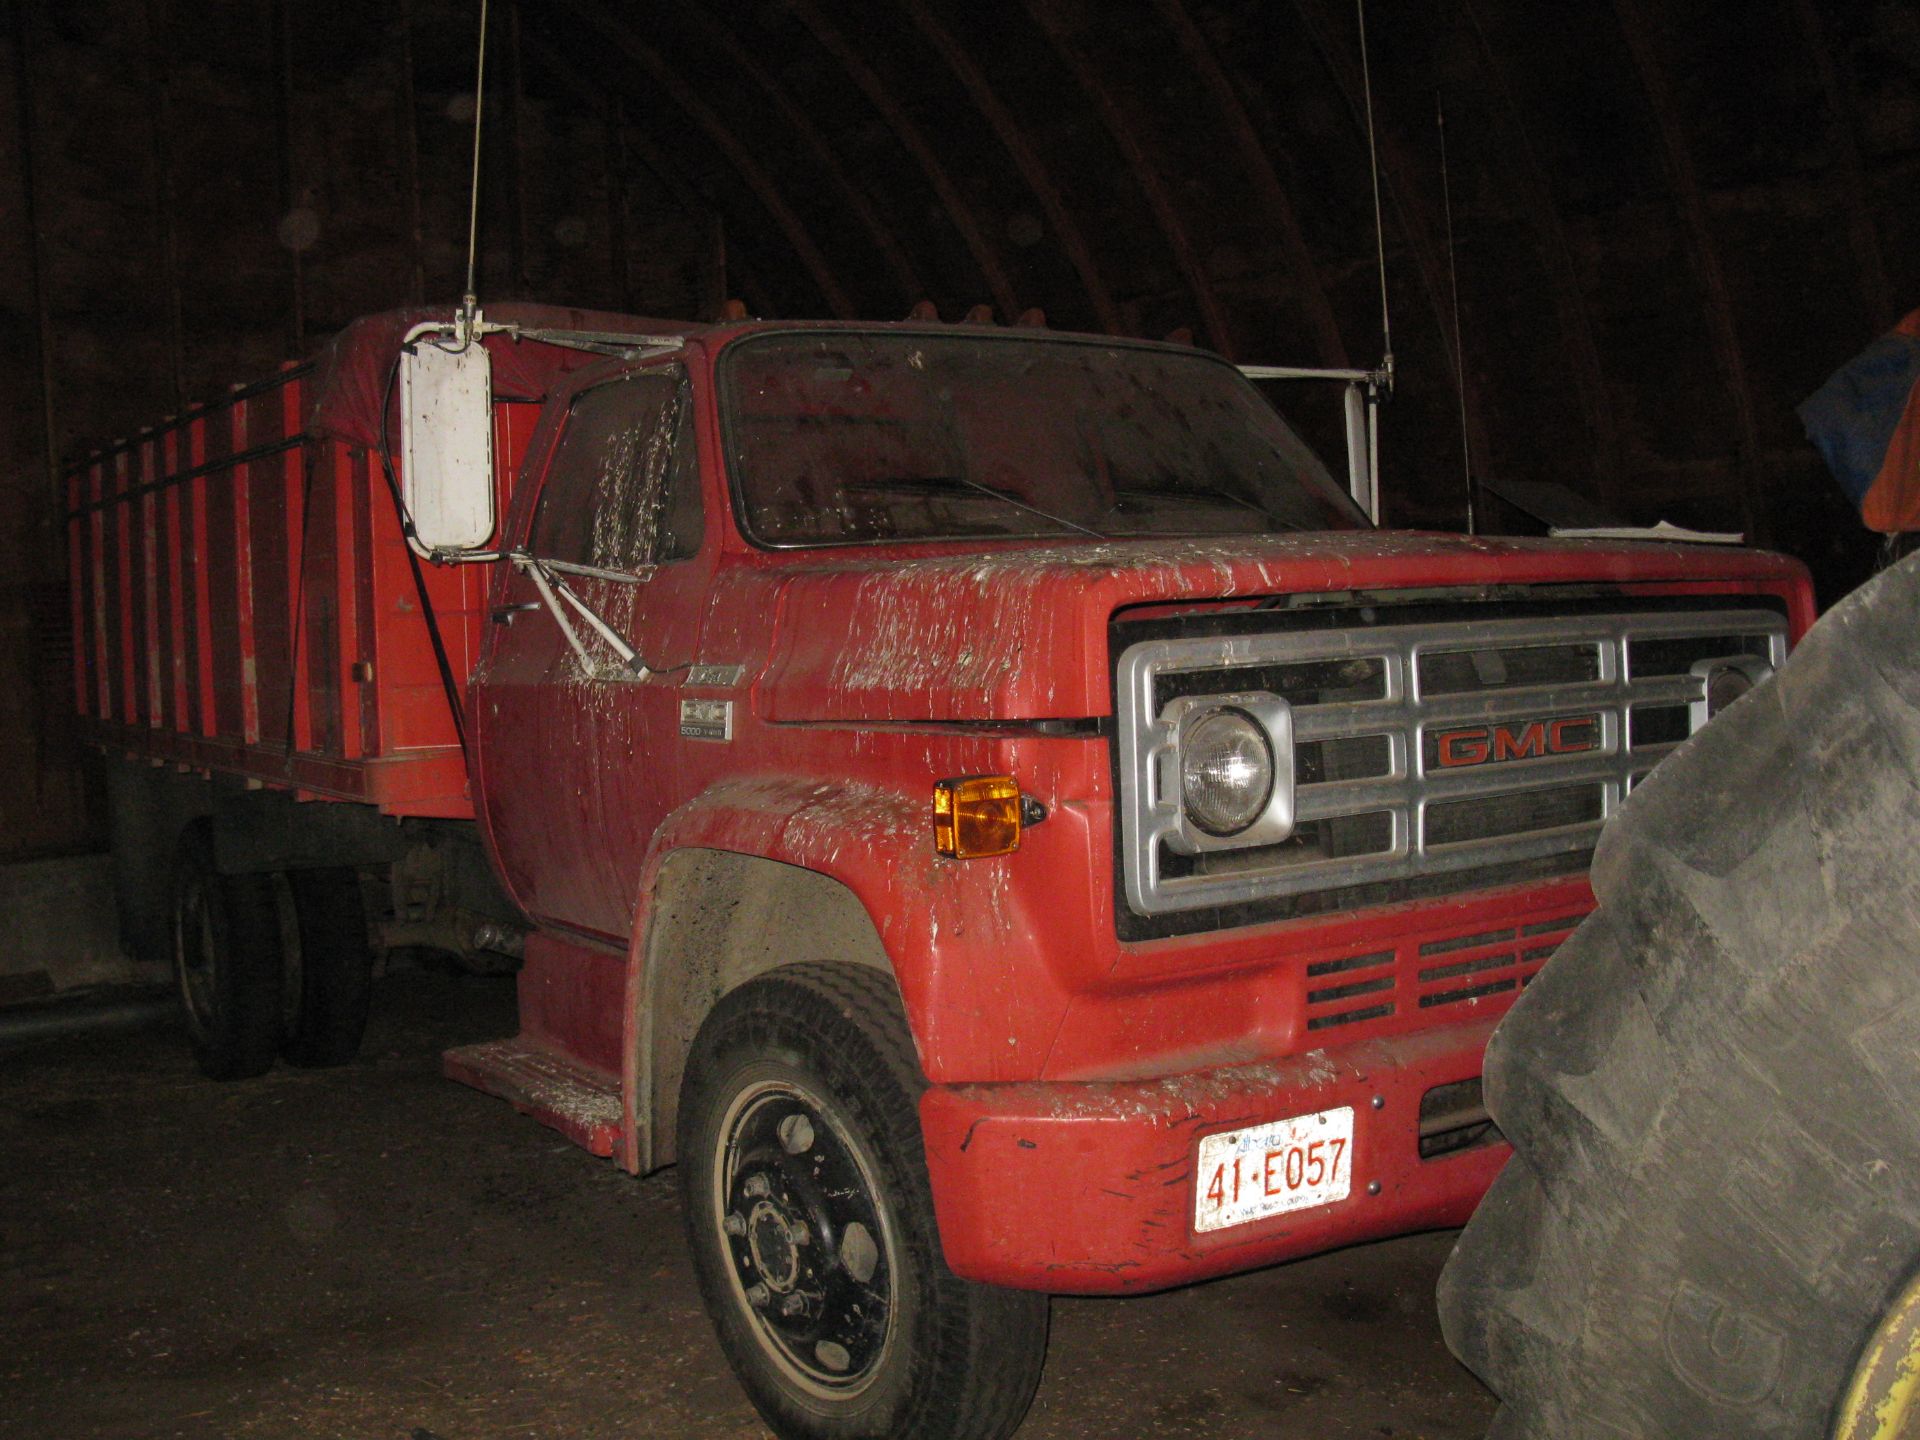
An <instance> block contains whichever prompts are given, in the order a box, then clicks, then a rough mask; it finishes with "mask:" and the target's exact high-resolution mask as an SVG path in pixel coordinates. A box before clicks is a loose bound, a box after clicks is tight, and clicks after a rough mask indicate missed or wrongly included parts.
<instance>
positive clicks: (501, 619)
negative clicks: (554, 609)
mask: <svg viewBox="0 0 1920 1440" xmlns="http://www.w3.org/2000/svg"><path fill="white" fill-rule="evenodd" d="M539 608H540V602H539V601H538V600H522V601H521V602H520V603H519V604H518V605H496V606H494V607H493V609H492V611H491V612H490V613H491V615H492V618H493V623H494V624H496V625H511V624H512V623H513V617H514V616H516V615H524V614H525V613H526V612H527V611H529V610H538V609H539Z"/></svg>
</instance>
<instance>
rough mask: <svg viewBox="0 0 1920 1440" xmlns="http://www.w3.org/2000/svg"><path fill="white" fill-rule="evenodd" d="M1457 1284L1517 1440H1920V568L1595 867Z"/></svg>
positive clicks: (1701, 739)
mask: <svg viewBox="0 0 1920 1440" xmlns="http://www.w3.org/2000/svg"><path fill="white" fill-rule="evenodd" d="M1593 881H1594V888H1595V891H1596V892H1597V894H1598V896H1599V900H1600V906H1599V909H1598V911H1597V912H1596V913H1595V914H1594V915H1593V916H1592V917H1591V918H1590V919H1589V920H1588V921H1587V923H1586V924H1585V925H1583V926H1582V927H1581V928H1580V930H1579V931H1578V932H1577V933H1576V934H1575V935H1574V937H1573V938H1572V939H1571V940H1570V941H1568V942H1567V943H1566V944H1565V945H1564V946H1562V948H1561V950H1560V952H1559V954H1557V955H1556V956H1555V957H1554V959H1553V960H1552V961H1551V962H1550V963H1549V964H1548V965H1547V967H1546V968H1545V969H1544V970H1543V971H1542V972H1541V974H1540V976H1539V978H1538V979H1537V980H1536V981H1535V982H1534V983H1533V984H1532V986H1530V987H1529V989H1528V990H1527V993H1526V994H1525V995H1524V996H1523V997H1522V998H1521V1000H1520V1002H1519V1003H1518V1004H1517V1005H1516V1006H1515V1007H1514V1008H1513V1010H1512V1012H1511V1014H1510V1015H1509V1016H1508V1018H1507V1019H1506V1021H1505V1022H1504V1023H1503V1024H1502V1025H1501V1026H1500V1028H1499V1030H1498V1031H1497V1032H1496V1033H1495V1035H1494V1037H1493V1043H1492V1044H1491V1045H1490V1046H1489V1047H1488V1051H1487V1065H1486V1084H1487V1096H1488V1104H1489V1107H1490V1109H1491V1110H1492V1113H1493V1115H1494V1118H1495V1119H1496V1120H1497V1121H1498V1123H1499V1125H1500V1127H1501V1129H1502V1130H1503V1131H1504V1132H1505V1133H1506V1135H1507V1137H1508V1139H1510V1140H1511V1141H1512V1142H1513V1146H1514V1152H1515V1153H1514V1157H1513V1159H1512V1160H1511V1161H1510V1162H1509V1163H1508V1165H1507V1167H1506V1169H1505V1170H1504V1171H1503V1172H1502V1173H1501V1175H1500V1178H1499V1180H1498V1181H1497V1182H1496V1183H1495V1185H1494V1187H1493V1189H1492V1191H1491V1192H1490V1193H1489V1195H1488V1196H1487V1199H1486V1201H1485V1202H1484V1203H1483V1204H1482V1206H1481V1208H1480V1210H1479V1212H1478V1213H1477V1214H1476V1215H1475V1216H1474V1218H1473V1221H1472V1223H1471V1224H1470V1225H1469V1226H1468V1227H1467V1229H1466V1232H1465V1233H1464V1234H1463V1235H1462V1236H1461V1238H1460V1242H1459V1245H1458V1246H1457V1248H1456V1249H1455V1251H1454V1253H1453V1256H1452V1258H1451V1260H1450V1261H1449V1262H1448V1265H1447V1269H1446V1272H1445V1273H1444V1275H1443V1276H1442V1277H1441V1282H1440V1309H1441V1321H1442V1326H1443V1328H1444V1330H1445V1333H1446V1337H1447V1342H1448V1344H1449V1345H1451V1346H1452V1347H1453V1350H1454V1353H1455V1354H1456V1355H1458V1356H1459V1357H1460V1358H1461V1359H1462V1360H1463V1361H1464V1362H1465V1363H1466V1364H1467V1365H1468V1367H1469V1368H1471V1369H1472V1370H1473V1371H1474V1372H1475V1373H1476V1374H1478V1375H1479V1376H1480V1377H1481V1378H1482V1379H1483V1380H1485V1381H1486V1382H1487V1384H1488V1385H1490V1386H1491V1387H1492V1388H1493V1389H1494V1390H1495V1391H1496V1392H1497V1393H1498V1394H1499V1396H1500V1398H1501V1400H1502V1401H1503V1402H1504V1404H1503V1407H1502V1409H1501V1411H1500V1414H1499V1418H1498V1419H1497V1420H1496V1421H1495V1423H1494V1426H1493V1429H1492V1432H1491V1435H1492V1436H1493V1437H1499V1440H1518V1437H1523V1436H1524V1437H1539V1440H1581V1437H1589V1436H1591V1437H1606V1440H1623V1437H1645V1440H1664V1437H1676V1440H1714V1437H1728V1440H1732V1437H1739V1440H1766V1437H1779V1440H1810V1437H1820V1436H1827V1435H1835V1436H1843V1437H1845V1440H1867V1437H1874V1440H1894V1437H1910V1436H1913V1435H1916V1434H1920V1397H1915V1396H1914V1394H1913V1389H1914V1385H1913V1382H1914V1379H1915V1374H1916V1371H1920V1303H1916V1299H1917V1297H1920V1292H1914V1291H1910V1290H1909V1286H1910V1285H1912V1284H1913V1282H1914V1279H1915V1274H1916V1269H1917V1268H1920V560H1910V561H1908V562H1906V563H1905V564H1903V565H1901V566H1900V567H1899V568H1897V569H1895V570H1892V571H1889V572H1887V573H1886V574H1884V575H1882V576H1881V577H1880V578H1879V579H1877V580H1876V581H1874V582H1873V583H1872V584H1870V585H1868V586H1866V587H1865V588H1864V589H1862V590H1860V591H1859V592H1857V593H1856V594H1855V595H1853V596H1852V597H1850V598H1849V599H1848V600H1846V601H1845V602H1843V603H1842V604H1841V605H1839V606H1838V607H1837V608H1835V609H1834V611H1833V612H1832V613H1831V614H1829V615H1828V616H1827V617H1826V618H1825V619H1823V620H1822V621H1821V622H1820V624H1819V625H1817V626H1816V627H1815V628H1814V629H1813V630H1812V631H1811V632H1810V633H1809V635H1808V636H1807V637H1806V639H1805V640H1804V641H1803V642H1802V644H1801V645H1800V647H1799V649H1798V650H1797V651H1796V652H1795V653H1794V655H1793V656H1792V658H1791V659H1790V660H1789V661H1788V662H1787V664H1786V665H1785V666H1784V667H1783V668H1782V669H1781V671H1780V672H1779V674H1778V675H1777V676H1775V677H1774V678H1773V679H1772V680H1771V681H1769V682H1768V683H1766V684H1763V685H1761V686H1760V687H1758V688H1757V689H1756V690H1755V691H1753V692H1752V693H1751V694H1750V695H1748V696H1747V697H1746V698H1744V699H1742V700H1740V701H1737V702H1736V703H1735V704H1733V705H1732V706H1731V707H1730V708H1729V709H1728V710H1727V711H1726V712H1725V713H1724V714H1723V715H1721V716H1720V717H1719V718H1718V719H1716V720H1715V721H1714V722H1713V724H1712V725H1710V726H1708V727H1707V728H1706V729H1705V730H1704V731H1702V732H1701V734H1700V735H1699V736H1697V737H1696V738H1695V739H1694V740H1693V741H1691V742H1690V743H1689V744H1688V745H1686V746H1685V747H1684V748H1683V749H1681V750H1680V751H1679V752H1677V753H1676V754H1674V755H1673V756H1672V757H1671V758H1670V759H1669V760H1668V761H1667V762H1666V763H1665V764H1664V765H1662V766H1661V768H1660V770H1659V771H1658V772H1657V773H1656V774H1655V775H1654V776H1653V777H1652V778H1651V779H1650V780H1649V781H1647V782H1646V783H1644V784H1643V785H1642V786H1641V787H1640V788H1639V789H1638V790H1636V791H1635V793H1634V795H1633V796H1632V798H1631V800H1630V801H1629V802H1628V803H1627V805H1626V806H1625V807H1624V808H1623V809H1622V811H1621V813H1620V815H1619V816H1618V818H1617V819H1616V820H1615V821H1614V822H1613V823H1612V824H1611V825H1609V827H1608V828H1607V830H1606V832H1605V834H1604V835H1603V836H1602V838H1601V842H1600V846H1599V850H1598V853H1597V854H1596V856H1595V860H1594V870H1593Z"/></svg>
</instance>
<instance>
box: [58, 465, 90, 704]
mask: <svg viewBox="0 0 1920 1440" xmlns="http://www.w3.org/2000/svg"><path fill="white" fill-rule="evenodd" d="M63 488H64V489H65V491H66V496H67V595H68V603H69V605H70V607H71V609H72V612H73V708H74V712H75V713H76V714H79V715H85V714H86V713H87V601H86V597H87V593H88V587H87V584H86V578H87V576H86V563H87V550H86V536H87V522H86V519H85V517H84V516H83V514H82V513H81V509H80V496H81V476H80V472H78V471H72V472H69V473H68V475H67V476H66V483H65V485H64V487H63Z"/></svg>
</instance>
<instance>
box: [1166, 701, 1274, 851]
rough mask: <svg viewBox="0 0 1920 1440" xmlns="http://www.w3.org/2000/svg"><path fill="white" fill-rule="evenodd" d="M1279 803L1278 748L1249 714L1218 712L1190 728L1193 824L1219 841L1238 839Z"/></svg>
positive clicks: (1184, 760)
mask: <svg viewBox="0 0 1920 1440" xmlns="http://www.w3.org/2000/svg"><path fill="white" fill-rule="evenodd" d="M1272 798H1273V749H1272V747H1271V746H1270V745H1269V744H1268V743H1267V737H1266V734H1265V732H1264V731H1262V730H1261V728H1260V727H1259V726H1258V725H1257V724H1255V723H1254V721H1253V718H1252V717H1251V716H1249V715H1248V714H1247V713H1246V712H1245V711H1244V710H1236V709H1231V708H1222V709H1219V710H1213V711H1210V712H1208V713H1207V714H1206V715H1204V716H1202V717H1201V718H1199V719H1198V720H1195V721H1192V722H1191V723H1190V724H1188V725H1187V727H1186V729H1185V731H1184V733H1183V734H1182V736H1181V743H1180V799H1181V803H1182V805H1183V806H1184V807H1185V809H1186V814H1187V819H1188V820H1189V821H1191V822H1192V823H1193V824H1194V825H1196V826H1198V827H1199V828H1200V829H1201V830H1204V831H1205V832H1206V833H1207V834H1209V835H1212V836H1216V837H1225V836H1229V835H1238V834H1239V833H1240V832H1241V831H1243V830H1245V829H1247V828H1248V827H1249V826H1251V825H1252V824H1253V823H1254V821H1256V820H1258V819H1259V818H1260V817H1261V816H1262V815H1263V814H1265V813H1266V809H1267V802H1268V801H1269V800H1271V799H1272Z"/></svg>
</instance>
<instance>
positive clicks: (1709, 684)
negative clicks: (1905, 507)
mask: <svg viewBox="0 0 1920 1440" xmlns="http://www.w3.org/2000/svg"><path fill="white" fill-rule="evenodd" d="M1693 673H1694V674H1695V675H1697V676H1699V677H1700V698H1699V699H1698V700H1695V701H1694V702H1693V703H1692V704H1690V705H1689V706H1688V707H1687V711H1688V716H1687V718H1688V720H1689V722H1690V723H1689V725H1688V729H1689V730H1698V729H1699V728H1700V727H1701V726H1702V725H1704V724H1706V723H1707V721H1709V720H1711V719H1712V718H1713V717H1714V716H1716V715H1718V714H1719V713H1720V712H1721V711H1722V710H1724V709H1726V708H1727V706H1729V705H1731V704H1733V702H1734V701H1736V700H1738V699H1739V698H1740V697H1741V696H1742V695H1744V694H1746V693H1747V692H1748V691H1749V690H1751V689H1753V687H1754V686H1756V685H1758V684H1759V683H1760V682H1761V681H1762V680H1765V679H1766V678H1767V677H1768V676H1770V675H1772V674H1773V667H1772V666H1771V665H1769V664H1767V662H1766V661H1764V660H1761V659H1758V658H1756V657H1754V656H1751V655H1738V656H1729V657H1727V658H1726V659H1722V660H1702V661H1700V662H1699V664H1697V665H1695V666H1694V667H1693Z"/></svg>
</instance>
